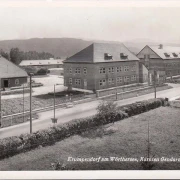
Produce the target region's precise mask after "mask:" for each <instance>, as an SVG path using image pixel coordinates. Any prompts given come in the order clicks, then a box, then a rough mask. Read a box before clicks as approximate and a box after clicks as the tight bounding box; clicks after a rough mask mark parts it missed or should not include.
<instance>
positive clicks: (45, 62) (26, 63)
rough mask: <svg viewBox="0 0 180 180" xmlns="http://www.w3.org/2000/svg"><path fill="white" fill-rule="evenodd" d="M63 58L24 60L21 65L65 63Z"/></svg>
mask: <svg viewBox="0 0 180 180" xmlns="http://www.w3.org/2000/svg"><path fill="white" fill-rule="evenodd" d="M63 61H64V60H63V59H45V60H22V61H21V63H20V64H19V65H20V66H35V65H37V66H38V65H39V66H40V65H58V64H63Z"/></svg>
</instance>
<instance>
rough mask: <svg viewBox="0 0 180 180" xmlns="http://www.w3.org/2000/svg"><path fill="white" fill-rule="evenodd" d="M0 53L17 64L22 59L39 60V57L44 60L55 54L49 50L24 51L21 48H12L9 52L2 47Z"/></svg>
mask: <svg viewBox="0 0 180 180" xmlns="http://www.w3.org/2000/svg"><path fill="white" fill-rule="evenodd" d="M0 55H1V56H3V57H4V58H6V59H8V60H10V61H12V62H13V63H15V64H17V65H19V64H20V62H21V61H22V60H38V59H41V60H43V59H49V58H54V55H52V54H51V53H48V52H36V51H28V52H24V51H20V50H19V48H11V50H10V52H9V53H7V52H5V51H4V50H2V49H1V50H0Z"/></svg>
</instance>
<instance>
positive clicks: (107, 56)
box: [104, 53, 128, 60]
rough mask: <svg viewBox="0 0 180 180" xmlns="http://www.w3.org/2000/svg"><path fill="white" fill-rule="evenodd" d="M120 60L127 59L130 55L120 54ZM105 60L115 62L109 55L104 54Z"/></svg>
mask: <svg viewBox="0 0 180 180" xmlns="http://www.w3.org/2000/svg"><path fill="white" fill-rule="evenodd" d="M119 55H120V59H127V58H128V55H127V54H125V53H120V54H119ZM104 60H113V56H112V55H111V54H109V53H104Z"/></svg>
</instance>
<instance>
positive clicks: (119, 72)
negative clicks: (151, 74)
mask: <svg viewBox="0 0 180 180" xmlns="http://www.w3.org/2000/svg"><path fill="white" fill-rule="evenodd" d="M134 83H139V59H138V58H137V57H136V56H135V55H134V54H133V53H131V52H130V51H129V50H128V49H127V48H126V47H125V46H124V45H123V44H108V43H94V44H92V45H90V46H88V47H87V48H85V49H83V50H82V51H80V52H78V53H77V54H75V55H73V56H71V57H70V58H68V59H66V60H65V61H64V85H65V86H68V87H75V88H80V89H88V90H100V89H106V88H111V87H116V86H122V85H127V84H134Z"/></svg>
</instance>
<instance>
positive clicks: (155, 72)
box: [154, 70, 157, 98]
mask: <svg viewBox="0 0 180 180" xmlns="http://www.w3.org/2000/svg"><path fill="white" fill-rule="evenodd" d="M156 76H157V71H156V70H154V98H156Z"/></svg>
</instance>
